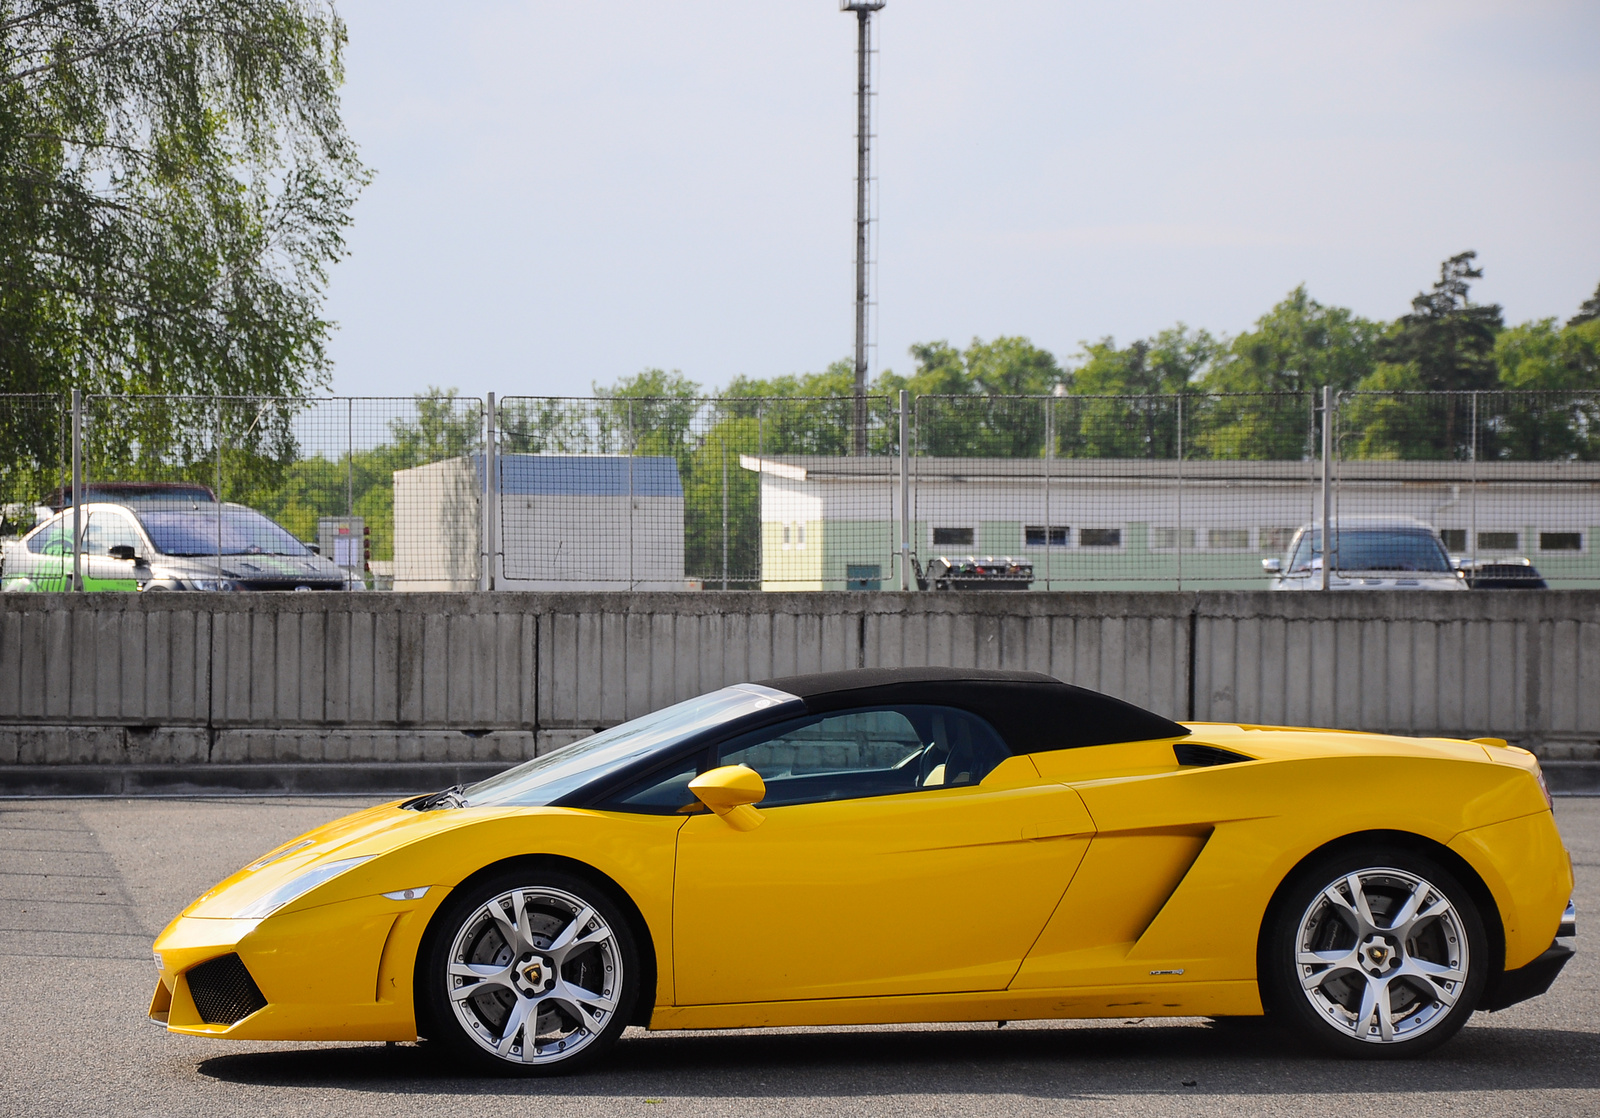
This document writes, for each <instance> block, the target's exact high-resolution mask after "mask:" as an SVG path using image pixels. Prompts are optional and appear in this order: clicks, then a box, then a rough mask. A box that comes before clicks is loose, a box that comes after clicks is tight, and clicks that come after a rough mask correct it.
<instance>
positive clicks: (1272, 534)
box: [1256, 528, 1295, 552]
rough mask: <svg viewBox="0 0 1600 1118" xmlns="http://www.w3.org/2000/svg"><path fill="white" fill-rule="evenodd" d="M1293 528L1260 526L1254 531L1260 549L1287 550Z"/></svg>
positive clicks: (1292, 535) (1292, 534)
mask: <svg viewBox="0 0 1600 1118" xmlns="http://www.w3.org/2000/svg"><path fill="white" fill-rule="evenodd" d="M1294 532H1295V530H1294V529H1293V528H1262V529H1261V530H1260V531H1259V532H1257V533H1256V536H1257V539H1259V541H1260V547H1261V550H1262V551H1270V552H1282V551H1288V550H1289V541H1291V540H1293V539H1294Z"/></svg>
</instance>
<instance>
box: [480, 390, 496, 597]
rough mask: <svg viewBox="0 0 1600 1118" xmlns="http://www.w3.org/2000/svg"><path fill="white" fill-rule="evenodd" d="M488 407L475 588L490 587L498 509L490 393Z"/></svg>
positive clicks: (484, 417)
mask: <svg viewBox="0 0 1600 1118" xmlns="http://www.w3.org/2000/svg"><path fill="white" fill-rule="evenodd" d="M488 403H489V408H488V410H487V411H486V412H485V413H484V416H483V525H482V527H481V528H480V529H479V530H480V532H481V533H482V534H483V550H482V564H483V565H482V566H481V567H480V568H479V570H478V589H479V590H493V589H494V552H495V546H494V544H495V539H494V537H495V531H494V528H495V519H496V514H497V513H498V512H499V504H500V501H499V496H500V463H499V462H498V461H496V455H495V418H496V417H495V410H494V409H495V404H494V393H493V392H491V393H489V396H488Z"/></svg>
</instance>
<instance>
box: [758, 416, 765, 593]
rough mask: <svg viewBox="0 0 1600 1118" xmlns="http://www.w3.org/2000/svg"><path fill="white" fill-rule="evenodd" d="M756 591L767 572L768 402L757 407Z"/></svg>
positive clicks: (760, 587)
mask: <svg viewBox="0 0 1600 1118" xmlns="http://www.w3.org/2000/svg"><path fill="white" fill-rule="evenodd" d="M756 462H757V468H756V589H757V590H760V589H763V587H762V584H761V578H762V575H763V573H764V571H765V566H766V558H765V552H766V550H767V525H766V521H765V520H763V519H762V517H763V515H764V510H763V509H762V507H761V502H762V501H763V500H765V492H766V487H767V480H766V479H767V405H766V401H762V402H761V403H759V404H757V405H756Z"/></svg>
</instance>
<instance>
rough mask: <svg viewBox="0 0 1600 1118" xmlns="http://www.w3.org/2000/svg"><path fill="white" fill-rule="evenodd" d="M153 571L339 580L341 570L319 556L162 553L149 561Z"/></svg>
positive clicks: (243, 577) (200, 575)
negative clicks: (219, 557) (219, 558)
mask: <svg viewBox="0 0 1600 1118" xmlns="http://www.w3.org/2000/svg"><path fill="white" fill-rule="evenodd" d="M150 565H151V567H152V569H153V570H156V571H158V572H159V573H160V574H170V575H174V576H176V577H178V578H217V577H219V573H220V577H222V578H235V579H240V580H251V579H274V580H276V579H297V578H304V579H311V580H315V581H318V582H327V581H333V580H340V579H343V578H344V571H343V570H342V569H340V568H339V567H336V566H335V565H334V564H333V563H332V562H331V561H329V560H327V559H324V558H323V557H322V556H320V555H224V556H222V559H221V563H220V565H219V563H218V561H217V558H216V557H215V556H204V555H162V556H159V557H157V558H155V559H154V560H152V562H151V564H150Z"/></svg>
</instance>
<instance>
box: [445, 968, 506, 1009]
mask: <svg viewBox="0 0 1600 1118" xmlns="http://www.w3.org/2000/svg"><path fill="white" fill-rule="evenodd" d="M450 976H451V977H452V978H471V979H474V980H475V981H472V982H468V983H466V984H464V985H461V986H455V987H452V988H451V990H450V998H451V1000H452V1001H461V1000H462V999H463V998H470V997H472V996H473V995H474V994H476V993H479V992H480V991H482V990H484V989H485V988H487V987H490V986H505V987H507V988H511V984H512V978H511V968H510V967H495V966H486V965H484V964H481V963H451V964H450Z"/></svg>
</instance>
